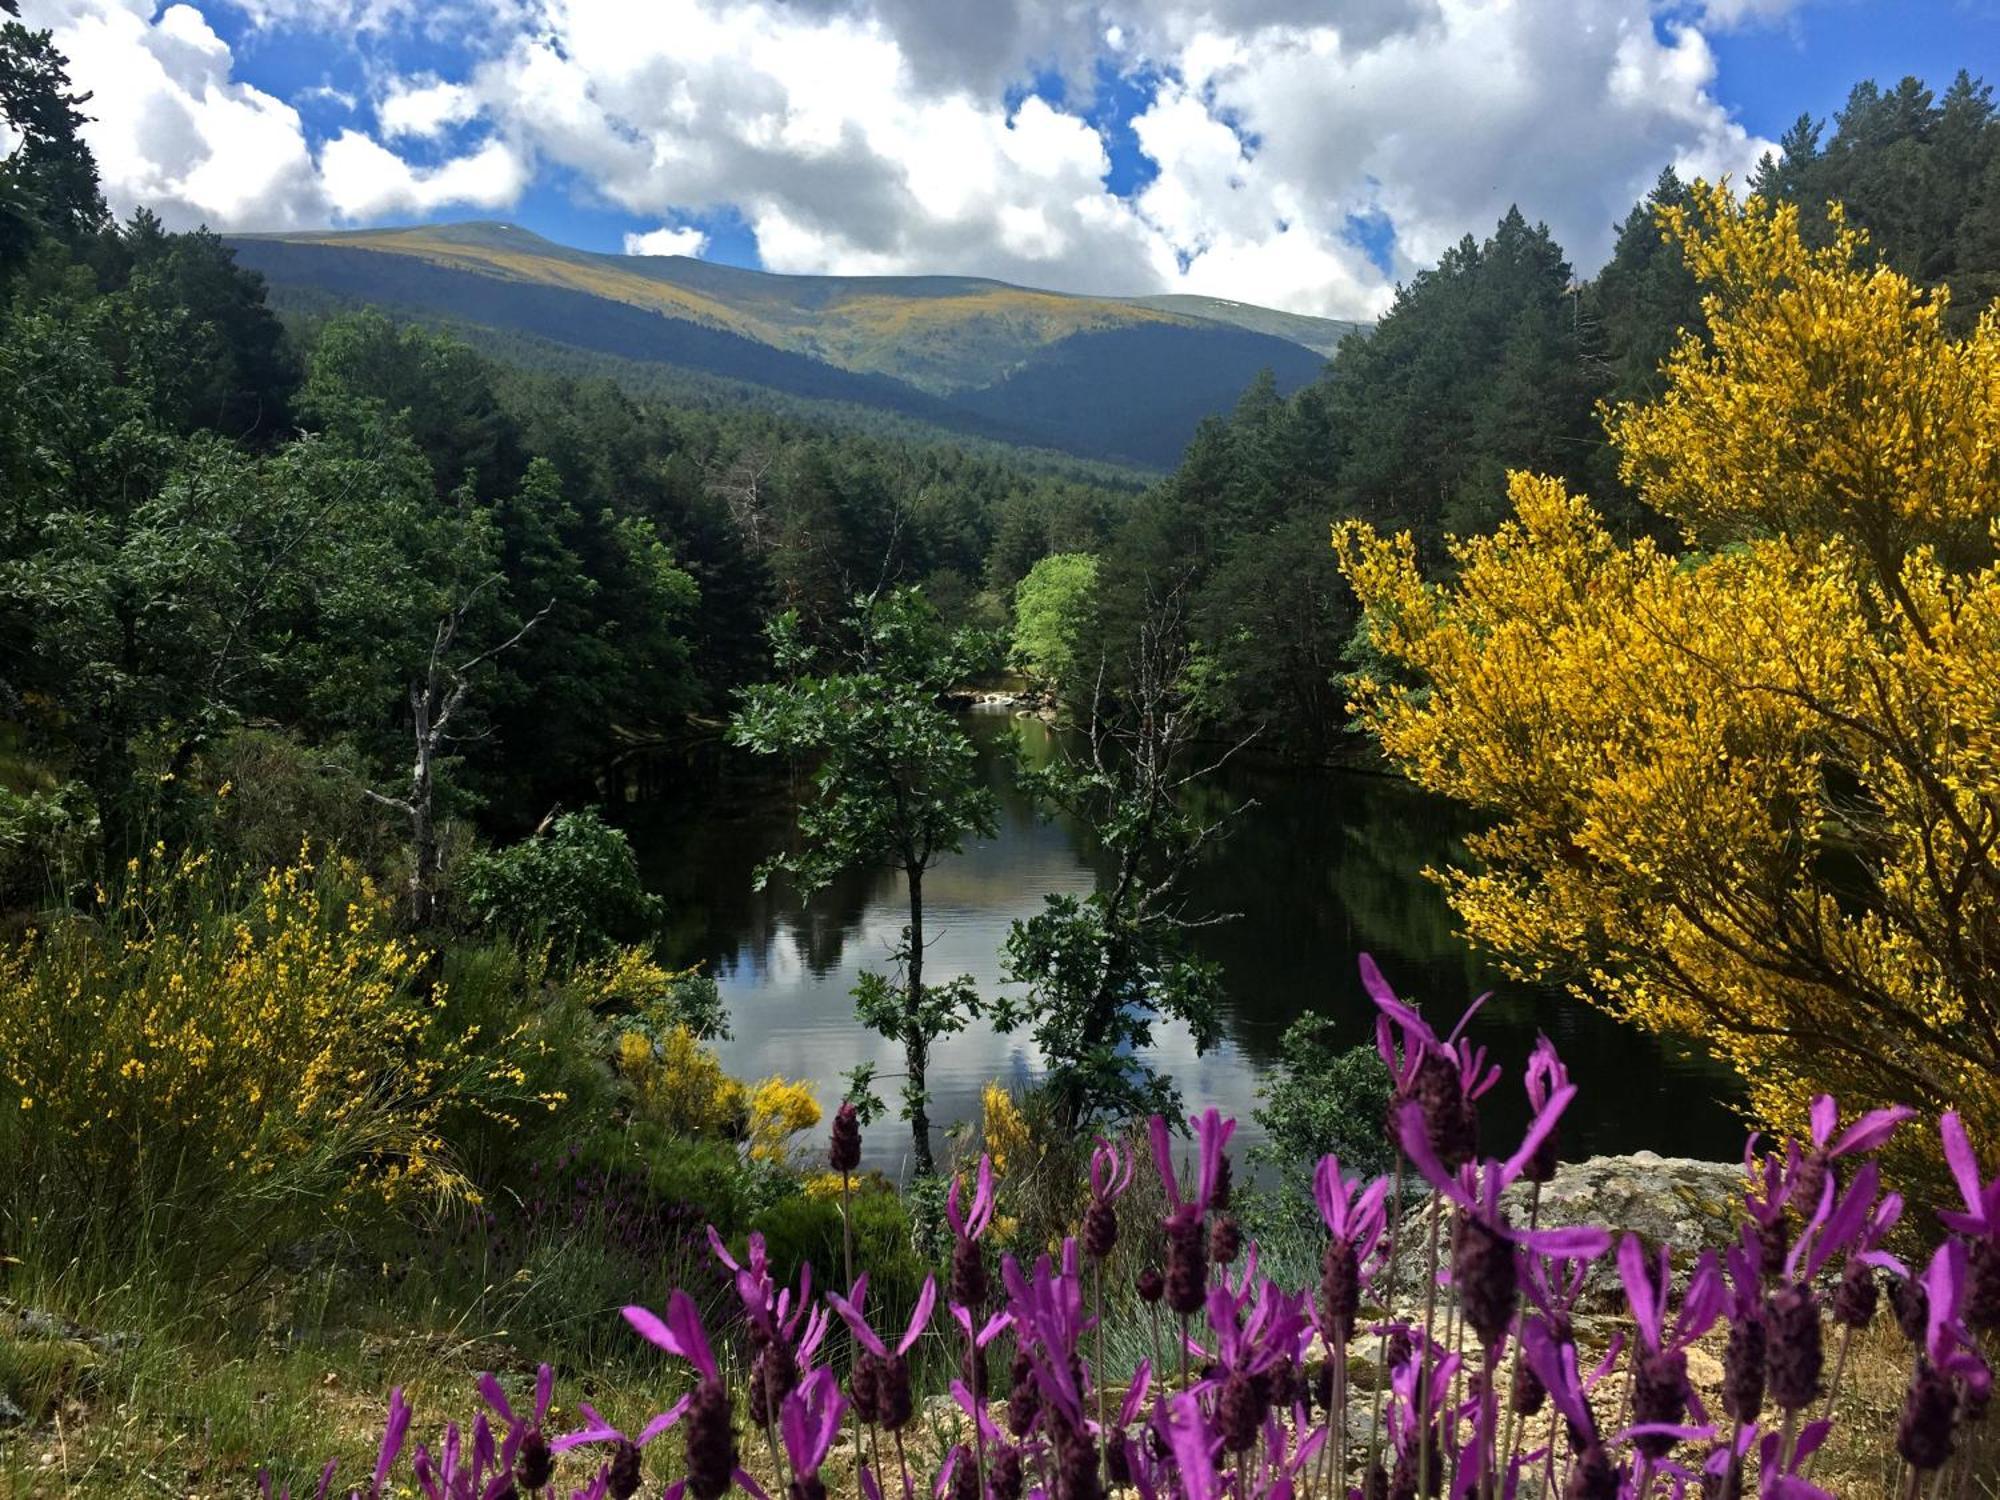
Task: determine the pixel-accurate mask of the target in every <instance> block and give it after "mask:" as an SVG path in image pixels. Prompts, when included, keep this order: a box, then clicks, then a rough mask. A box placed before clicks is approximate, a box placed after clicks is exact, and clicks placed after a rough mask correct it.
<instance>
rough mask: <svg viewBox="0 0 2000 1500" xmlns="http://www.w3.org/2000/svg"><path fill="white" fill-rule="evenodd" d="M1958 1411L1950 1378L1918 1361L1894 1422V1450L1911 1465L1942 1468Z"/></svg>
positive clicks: (1924, 1360)
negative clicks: (1907, 1391) (1900, 1417)
mask: <svg viewBox="0 0 2000 1500" xmlns="http://www.w3.org/2000/svg"><path fill="white" fill-rule="evenodd" d="M1956 1411H1957V1401H1956V1398H1955V1397H1954V1396H1953V1395H1952V1389H1951V1381H1950V1380H1949V1379H1948V1378H1947V1377H1946V1376H1945V1375H1944V1374H1943V1373H1941V1372H1940V1371H1938V1370H1937V1369H1935V1368H1933V1367H1932V1365H1931V1362H1930V1361H1929V1360H1927V1359H1919V1360H1918V1361H1917V1369H1916V1373H1915V1374H1913V1375H1912V1376H1911V1377H1910V1390H1909V1394H1908V1395H1907V1396H1906V1397H1905V1398H1904V1400H1903V1416H1902V1420H1901V1421H1900V1422H1898V1423H1897V1424H1896V1451H1897V1452H1898V1453H1899V1454H1901V1455H1902V1457H1903V1461H1904V1462H1905V1463H1907V1464H1908V1465H1909V1466H1910V1467H1911V1468H1913V1469H1916V1470H1919V1471H1922V1472H1929V1471H1930V1470H1933V1469H1942V1468H1943V1467H1944V1466H1945V1462H1946V1460H1948V1459H1949V1458H1950V1457H1951V1424H1952V1418H1953V1416H1954V1415H1955V1413H1956Z"/></svg>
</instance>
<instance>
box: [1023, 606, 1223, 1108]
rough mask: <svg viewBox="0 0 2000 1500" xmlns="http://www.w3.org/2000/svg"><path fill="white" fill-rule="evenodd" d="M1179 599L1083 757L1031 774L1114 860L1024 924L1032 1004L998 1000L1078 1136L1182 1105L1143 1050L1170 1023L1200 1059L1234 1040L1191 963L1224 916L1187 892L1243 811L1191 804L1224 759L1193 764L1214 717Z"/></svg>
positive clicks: (1163, 610) (1092, 719)
mask: <svg viewBox="0 0 2000 1500" xmlns="http://www.w3.org/2000/svg"><path fill="white" fill-rule="evenodd" d="M1182 599H1183V593H1182V591H1180V590H1175V591H1172V592H1170V593H1167V594H1165V595H1163V596H1160V597H1159V598H1157V599H1156V600H1155V604H1154V608H1153V609H1152V611H1151V612H1150V613H1149V614H1148V616H1147V618H1146V620H1145V622H1144V624H1143V627H1142V629H1141V632H1140V636H1139V640H1138V642H1137V644H1136V645H1135V647H1134V648H1133V652H1132V655H1131V659H1130V661H1129V662H1128V663H1127V665H1126V669H1125V671H1124V673H1123V674H1122V675H1123V678H1124V686H1123V687H1122V689H1121V692H1120V696H1119V697H1118V698H1117V699H1115V700H1114V699H1112V698H1110V697H1109V696H1108V695H1106V694H1105V693H1104V692H1102V691H1100V692H1099V693H1098V694H1096V695H1094V697H1093V700H1092V702H1091V706H1090V711H1089V713H1088V715H1087V717H1086V719H1085V721H1084V723H1083V724H1082V725H1081V726H1080V728H1079V731H1078V736H1079V741H1080V744H1079V745H1078V747H1076V748H1074V749H1070V750H1065V751H1062V752H1060V753H1058V754H1057V755H1056V756H1055V757H1053V758H1052V759H1051V760H1050V761H1048V762H1047V763H1046V764H1044V765H1041V766H1039V767H1024V768H1023V770H1022V779H1023V781H1024V783H1025V784H1026V785H1027V786H1028V788H1029V790H1030V791H1032V792H1033V793H1034V794H1035V795H1036V796H1037V797H1038V798H1039V799H1041V800H1042V801H1043V802H1044V803H1045V804H1046V805H1047V806H1048V807H1050V808H1051V809H1054V810H1056V811H1059V812H1061V813H1063V814H1065V815H1067V816H1069V817H1071V818H1074V819H1076V820H1077V821H1079V822H1081V823H1082V824H1084V825H1085V826H1086V827H1088V828H1089V829H1090V830H1091V831H1092V833H1093V835H1094V836H1095V838H1096V840H1097V842H1098V844H1099V846H1100V847H1101V848H1102V850H1103V852H1104V854H1105V856H1106V857H1107V861H1108V869H1107V870H1106V871H1105V872H1104V873H1102V874H1101V875H1100V876H1099V879H1098V883H1097V888H1096V889H1095V890H1093V891H1092V892H1091V893H1090V894H1089V895H1088V896H1084V897H1076V896H1071V895H1051V896H1048V897H1047V898H1045V901H1044V906H1043V909H1042V910H1041V911H1040V912H1038V913H1037V914H1036V915H1034V916H1032V917H1030V918H1028V919H1027V920H1026V921H1021V922H1016V923H1015V924H1014V925H1013V928H1012V929H1011V930H1010V931H1009V933H1008V935H1007V945H1006V952H1005V959H1004V962H1005V973H1006V977H1007V978H1008V979H1009V980H1010V981H1012V982H1014V983H1017V984H1020V985H1022V986H1023V987H1024V989H1025V994H1024V995H1023V996H1021V997H1019V998H1012V997H1010V998H1006V999H1003V1000H1001V1001H998V1002H996V1003H995V1005H994V1018H995V1021H996V1023H997V1024H998V1025H999V1026H1000V1027H1001V1028H1002V1029H1003V1030H1012V1029H1014V1028H1016V1027H1020V1026H1026V1027H1028V1028H1029V1030H1030V1032H1031V1034H1032V1035H1033V1037H1034V1039H1035V1044H1036V1046H1037V1047H1038V1048H1039V1049H1040V1051H1041V1054H1042V1060H1043V1062H1044V1064H1045V1065H1046V1067H1047V1068H1048V1079H1049V1087H1050V1089H1051V1091H1052V1093H1053V1095H1054V1097H1055V1100H1056V1108H1057V1110H1058V1111H1059V1114H1060V1117H1061V1118H1062V1119H1063V1120H1064V1121H1065V1122H1066V1123H1067V1124H1069V1125H1071V1126H1072V1127H1074V1126H1078V1125H1081V1124H1082V1123H1083V1122H1084V1121H1086V1120H1090V1119H1095V1118H1113V1119H1122V1118H1126V1117H1129V1116H1133V1115H1141V1114H1150V1113H1153V1112H1156V1111H1157V1112H1162V1113H1171V1112H1172V1111H1173V1107H1174V1103H1175V1097H1176V1096H1175V1093H1174V1089H1173V1084H1172V1080H1170V1079H1167V1078H1164V1077H1161V1076H1159V1075H1157V1074H1155V1073H1154V1072H1153V1071H1152V1069H1151V1068H1150V1067H1148V1066H1147V1064H1146V1063H1145V1062H1144V1060H1143V1059H1142V1058H1141V1057H1140V1056H1139V1053H1140V1052H1142V1051H1143V1050H1144V1049H1145V1048H1146V1047H1148V1046H1150V1045H1151V1043H1152V1040H1153V1031H1154V1027H1155V1025H1156V1024H1157V1023H1158V1022H1160V1021H1162V1020H1165V1021H1173V1022H1178V1023H1180V1024H1183V1025H1185V1026H1186V1027H1187V1028H1188V1031H1189V1033H1190V1034H1191V1036H1192V1038H1193V1041H1194V1047H1195V1051H1196V1052H1197V1053H1202V1052H1206V1051H1207V1050H1209V1049H1210V1048H1211V1047H1213V1046H1215V1045H1216V1043H1217V1042H1219V1041H1220V1040H1221V1021H1220V1006H1221V998H1222V976H1221V971H1220V970H1219V968H1218V967H1217V966H1216V965H1215V964H1213V963H1210V962H1207V961H1205V960H1203V959H1201V958H1199V957H1197V956H1196V955H1195V954H1194V952H1193V951H1192V949H1191V948H1190V946H1189V943H1188V934H1189V932H1190V931H1191V930H1192V929H1193V928H1195V927H1198V926H1203V925H1206V924H1208V923H1210V922H1214V921H1220V920H1225V919H1224V918H1222V917H1217V916H1195V915H1191V914H1190V913H1189V912H1188V911H1187V910H1186V909H1185V902H1184V900H1183V891H1182V883H1183V877H1184V876H1185V875H1186V873H1187V872H1188V870H1189V868H1190V866H1191V865H1192V864H1193V862H1194V861H1195V860H1196V859H1197V858H1199V857H1200V855H1201V852H1202V851H1203V849H1205V848H1206V847H1207V846H1208V845H1209V844H1210V843H1212V842H1213V841H1214V839H1215V838H1216V837H1218V836H1219V835H1220V834H1221V832H1222V831H1223V827H1224V825H1225V824H1226V822H1227V821H1228V818H1229V817H1230V816H1233V814H1225V815H1224V816H1223V817H1222V818H1221V819H1214V818H1210V817H1207V816H1206V815H1205V814H1204V813H1203V811H1202V810H1201V803H1200V799H1199V798H1198V797H1197V796H1195V795H1194V793H1195V792H1196V791H1197V790H1198V789H1199V788H1198V783H1199V782H1200V781H1201V779H1202V777H1203V776H1204V775H1205V774H1207V773H1208V772H1210V771H1212V770H1214V769H1216V768H1217V767H1218V766H1219V765H1220V763H1221V760H1220V759H1218V760H1215V761H1212V762H1210V763H1209V764H1207V765H1196V764H1191V763H1190V761H1191V757H1192V755H1193V752H1194V750H1195V747H1196V746H1197V745H1198V743H1199V741H1200V737H1201V734H1202V731H1203V727H1204V720H1203V714H1202V709H1201V694H1200V691H1199V672H1198V670H1197V664H1196V663H1195V662H1194V661H1193V660H1192V659H1191V658H1190V656H1189V654H1188V651H1187V648H1186V644H1185V642H1186V632H1185V628H1184V624H1183V621H1182V619H1181V613H1182V608H1183V606H1182ZM1229 753H1230V752H1228V751H1224V752H1223V755H1222V757H1221V759H1226V758H1227V756H1228V754H1229ZM1240 810H1241V809H1240V808H1238V809H1237V811H1240Z"/></svg>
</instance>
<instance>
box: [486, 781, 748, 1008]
mask: <svg viewBox="0 0 2000 1500" xmlns="http://www.w3.org/2000/svg"><path fill="white" fill-rule="evenodd" d="M459 887H460V893H461V894H462V895H463V897H464V899H465V904H466V907H467V908H468V909H469V910H470V911H471V912H472V914H473V915H474V916H475V917H476V918H477V919H478V920H479V921H480V922H481V923H483V924H485V925H486V926H488V927H492V928H495V929H497V930H499V931H501V932H504V933H506V934H507V935H508V936H510V937H513V938H515V939H517V940H527V941H536V942H545V943H548V944H550V945H551V947H552V948H553V949H554V950H555V952H556V955H557V957H558V958H560V959H562V960H564V961H573V960H576V959H587V958H594V957H596V956H598V955H600V954H602V953H604V952H606V951H607V950H609V949H610V947H611V946H612V944H614V943H618V942H634V941H637V940H638V939H640V938H643V937H644V936H645V935H646V934H647V933H648V932H649V931H650V930H651V929H652V927H653V925H654V924H655V923H656V922H658V920H659V917H660V901H659V898H658V897H657V896H654V895H652V894H651V893H649V892H648V891H647V890H646V888H645V885H644V884H643V883H642V882H641V881H640V879H639V865H638V861H637V860H635V859H634V858H633V857H632V845H631V843H630V841H629V840H627V839H626V837H625V835H624V833H623V832H622V831H621V830H619V829H616V828H613V827H612V826H611V825H610V824H609V823H606V822H605V821H604V819H603V818H602V817H600V816H599V815H598V814H597V812H595V811H594V810H592V809H585V810H584V811H582V812H573V813H564V814H562V815H561V816H560V817H558V818H556V819H555V820H554V821H553V822H552V823H550V824H549V826H548V827H546V828H543V829H537V830H536V832H535V833H534V835H533V836H532V837H529V838H525V839H523V840H521V842H519V843H518V844H510V845H508V846H507V847H506V848H504V849H494V850H481V851H479V852H477V853H474V854H471V855H468V856H467V857H466V860H465V864H464V866H463V867H462V869H461V870H460V872H459ZM710 988H711V990H712V989H713V986H712V985H711V986H710Z"/></svg>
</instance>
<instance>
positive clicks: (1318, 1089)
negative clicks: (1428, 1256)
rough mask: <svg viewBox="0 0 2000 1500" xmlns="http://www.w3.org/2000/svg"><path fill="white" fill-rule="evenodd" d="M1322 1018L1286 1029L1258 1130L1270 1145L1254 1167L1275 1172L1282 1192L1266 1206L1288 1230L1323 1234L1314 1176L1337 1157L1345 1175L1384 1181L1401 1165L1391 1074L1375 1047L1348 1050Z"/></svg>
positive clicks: (1264, 1089) (1256, 1155)
mask: <svg viewBox="0 0 2000 1500" xmlns="http://www.w3.org/2000/svg"><path fill="white" fill-rule="evenodd" d="M1337 1038H1338V1034H1337V1032H1336V1031H1335V1029H1334V1028H1333V1027H1332V1026H1331V1025H1330V1024H1329V1023H1328V1022H1327V1020H1326V1018H1325V1017H1323V1016H1318V1015H1312V1014H1307V1015H1303V1016H1300V1017H1299V1018H1298V1020H1296V1021H1294V1022H1293V1023H1292V1024H1291V1025H1290V1026H1288V1027H1286V1028H1285V1035H1284V1039H1283V1041H1281V1042H1280V1043H1279V1044H1278V1046H1279V1051H1278V1066H1277V1068H1276V1069H1275V1070H1274V1071H1273V1072H1272V1074H1271V1076H1270V1078H1269V1079H1267V1080H1266V1081H1265V1083H1264V1084H1263V1085H1262V1086H1261V1088H1260V1090H1259V1092H1260V1094H1261V1095H1262V1102H1261V1103H1259V1104H1258V1106H1257V1109H1256V1118H1257V1123H1258V1124H1259V1125H1261V1126H1262V1127H1263V1128H1264V1132H1265V1137H1266V1144H1264V1145H1261V1146H1258V1147H1256V1148H1255V1149H1254V1150H1253V1151H1252V1153H1251V1156H1252V1159H1253V1160H1255V1161H1258V1162H1260V1163H1262V1164H1264V1165H1267V1166H1270V1167H1273V1168H1275V1169H1276V1171H1277V1176H1278V1181H1277V1187H1276V1191H1275V1192H1272V1193H1271V1194H1269V1195H1268V1196H1267V1197H1266V1198H1265V1199H1263V1200H1262V1201H1263V1202H1264V1205H1265V1207H1266V1208H1267V1209H1269V1210H1271V1211H1275V1212H1276V1213H1278V1214H1280V1215H1282V1216H1283V1217H1284V1219H1285V1221H1286V1223H1287V1225H1288V1226H1296V1227H1301V1228H1317V1227H1319V1226H1318V1218H1317V1216H1316V1214H1315V1213H1314V1210H1313V1207H1312V1202H1313V1197H1312V1180H1313V1169H1314V1168H1315V1167H1316V1166H1317V1165H1318V1163H1319V1159H1320V1158H1321V1157H1322V1156H1329V1155H1330V1156H1337V1157H1339V1158H1340V1165H1341V1167H1342V1169H1343V1170H1344V1171H1346V1172H1348V1173H1349V1174H1351V1175H1358V1176H1360V1177H1362V1178H1364V1179H1365V1178H1369V1177H1379V1176H1381V1175H1382V1174H1384V1173H1386V1172H1387V1171H1389V1169H1390V1168H1391V1167H1392V1166H1394V1165H1395V1162H1394V1158H1393V1156H1392V1155H1391V1153H1390V1150H1389V1144H1388V1140H1389V1138H1388V1135H1387V1133H1386V1131H1385V1130H1384V1126H1383V1121H1384V1119H1385V1118H1386V1116H1387V1114H1388V1111H1389V1071H1388V1069H1386V1068H1384V1067H1383V1066H1382V1059H1381V1058H1380V1057H1379V1056H1377V1055H1376V1052H1375V1049H1374V1048H1373V1047H1367V1046H1361V1047H1342V1046H1341V1045H1340V1044H1339V1042H1338V1039H1337Z"/></svg>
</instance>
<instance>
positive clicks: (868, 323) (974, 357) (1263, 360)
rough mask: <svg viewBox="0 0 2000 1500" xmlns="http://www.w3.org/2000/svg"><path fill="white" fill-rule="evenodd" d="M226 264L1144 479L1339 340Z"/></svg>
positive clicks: (628, 278) (1176, 317)
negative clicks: (1118, 467) (1039, 450)
mask: <svg viewBox="0 0 2000 1500" xmlns="http://www.w3.org/2000/svg"><path fill="white" fill-rule="evenodd" d="M230 245H231V247H232V248H233V249H235V251H236V252H237V256H238V259H239V261H240V262H241V263H242V264H243V265H245V266H246V267H249V268H251V269H253V270H258V271H261V272H263V273H264V274H265V275H266V276H267V277H268V278H269V280H270V282H271V284H272V288H273V291H274V294H275V296H276V297H277V298H278V299H279V300H280V301H281V302H297V301H298V300H300V299H304V298H321V299H323V298H326V297H335V298H340V299H343V300H344V301H346V302H348V303H351V304H355V305H369V306H376V307H382V308H387V309H392V310H394V311H396V312H398V313H400V314H403V315H414V316H419V317H425V318H431V319H439V318H442V319H449V320H452V321H454V322H459V323H465V324H471V325H475V326H479V327H483V328H487V329H491V330H494V331H496V332H499V333H503V334H515V335H526V336H529V337H533V338H536V339H540V340H545V341H550V342H554V343H557V344H561V345H566V346H568V347H569V348H571V349H574V350H579V351H584V352H587V353H593V354H600V355H611V356H615V357H618V358H620V359H623V360H627V361H638V362H644V363H648V364H652V365H655V366H658V367H659V368H661V369H663V370H669V371H675V372H680V373H682V374H683V375H710V376H716V377H720V378H723V379H727V380H730V381H734V382H744V383H749V384H752V385H754V386H756V387H759V388H761V389H765V390H769V391H772V392H775V393H777V394H779V395H780V396H788V397H803V398H809V399H815V400H820V401H838V402H843V403H847V404H850V405H853V406H858V407H862V408H867V409H873V410H877V411H882V412H888V413H893V414H896V415H899V416H902V417H906V418H915V419H918V420H921V421H923V422H926V423H928V424H931V425H933V426H936V427H940V428H943V429H946V430H949V431H953V432H956V433H961V434H968V435H972V436H977V437H987V438H998V439H1001V440H1004V441H1010V442H1016V443H1026V444H1032V445H1041V446H1046V447H1050V448H1058V449H1062V450H1064V451H1066V452H1069V453H1073V454H1078V455H1082V456H1085V457H1089V458H1096V459H1108V460H1112V461H1115V462H1121V463H1130V464H1141V465H1145V466H1148V467H1150V468H1153V469H1156V470H1164V469H1167V468H1169V467H1171V466H1172V464H1173V463H1174V461H1175V460H1176V459H1177V458H1178V457H1179V456H1180V451H1181V449H1182V447H1183V446H1185V444H1186V442H1187V439H1188V436H1189V435H1190V434H1191V433H1192V432H1193V431H1194V427H1195V424H1196V423H1198V422H1199V421H1200V420H1201V419H1202V418H1203V417H1205V416H1209V415H1212V414H1214V413H1216V412H1218V411H1221V410H1224V409H1226V408H1227V406H1228V405H1229V403H1230V401H1232V400H1233V399H1234V397H1235V395H1236V393H1237V392H1238V391H1240V390H1241V389H1242V388H1243V387H1244V385H1245V384H1247V383H1248V382H1249V381H1250V380H1251V379H1252V378H1253V377H1254V376H1255V375H1256V374H1257V372H1258V371H1259V370H1262V369H1269V370H1271V371H1273V372H1274V374H1275V376H1276V378H1277V379H1278V381H1279V384H1280V385H1281V386H1282V387H1283V388H1284V389H1285V390H1287V391H1290V390H1294V389H1296V388H1298V387H1299V386H1301V385H1303V384H1305V383H1306V382H1307V381H1309V380H1311V379H1313V378H1314V377H1315V376H1316V375H1317V374H1318V373H1319V371H1320V369H1321V367H1322V366H1323V364H1324V363H1325V359H1326V356H1327V355H1328V354H1330V353H1331V352H1332V351H1333V350H1334V349H1335V348H1336V347H1337V346H1338V344H1339V342H1340V340H1341V339H1342V338H1343V337H1344V336H1345V335H1347V334H1348V333H1350V332H1352V331H1354V330H1355V328H1356V327H1357V325H1355V324H1352V323H1340V322H1335V321H1332V320H1329V319H1325V318H1308V317H1302V316H1298V315H1296V314H1289V313H1280V312H1274V311H1271V310H1269V309H1266V308H1257V307H1249V306H1246V305H1244V304H1241V303H1234V302H1224V301H1220V300H1218V299H1215V298H1204V297H1165V298H1158V297H1153V298H1113V297H1078V296H1070V295H1065V294H1062V293H1057V292H1044V291H1036V290H1034V289H1032V288H1027V287H1017V286H1009V285H1006V284H1005V283H1002V282H996V281H983V280H978V279H975V278H971V277H962V276H855V277H842V276H774V275H769V274H767V273H765V272H762V271H750V270H744V269H742V268H740V267H736V266H727V265H717V264H711V263H709V262H706V261H700V260H694V259H690V258H689V257H686V256H627V255H601V254H596V253H593V252H589V251H582V250H572V249H569V248H568V247H566V246H562V245H555V244H551V243H550V242H549V241H547V240H544V239H541V238H540V237H539V236H536V235H533V234H530V233H528V232H527V231H525V230H521V229H517V228H514V227H512V226H510V225H505V224H480V223H474V224H446V225H432V226H425V227H422V228H417V229H399V230H363V231H354V232H345V233H331V234H299V235H282V236H248V237H239V238H233V239H231V241H230Z"/></svg>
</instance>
